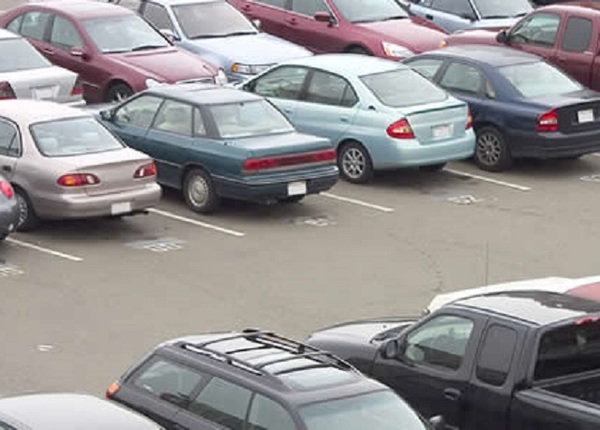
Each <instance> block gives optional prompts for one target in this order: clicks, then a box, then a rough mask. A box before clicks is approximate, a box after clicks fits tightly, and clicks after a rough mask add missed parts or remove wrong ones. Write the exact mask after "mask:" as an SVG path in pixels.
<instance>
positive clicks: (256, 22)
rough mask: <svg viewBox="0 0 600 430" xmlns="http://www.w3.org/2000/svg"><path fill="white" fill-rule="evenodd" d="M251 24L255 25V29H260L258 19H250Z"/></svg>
mask: <svg viewBox="0 0 600 430" xmlns="http://www.w3.org/2000/svg"><path fill="white" fill-rule="evenodd" d="M252 25H253V26H254V27H256V29H257V30H260V26H261V22H260V19H253V20H252Z"/></svg>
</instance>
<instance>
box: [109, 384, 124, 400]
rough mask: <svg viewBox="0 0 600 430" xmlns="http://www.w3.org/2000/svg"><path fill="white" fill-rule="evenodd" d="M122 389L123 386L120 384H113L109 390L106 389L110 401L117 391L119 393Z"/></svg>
mask: <svg viewBox="0 0 600 430" xmlns="http://www.w3.org/2000/svg"><path fill="white" fill-rule="evenodd" d="M120 389H121V386H120V385H119V383H118V382H113V383H112V384H110V385H109V386H108V388H107V389H106V398H107V399H110V398H111V397H112V396H114V395H115V394H116V393H117V391H119V390H120Z"/></svg>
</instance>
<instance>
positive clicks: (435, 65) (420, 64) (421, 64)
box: [407, 58, 444, 79]
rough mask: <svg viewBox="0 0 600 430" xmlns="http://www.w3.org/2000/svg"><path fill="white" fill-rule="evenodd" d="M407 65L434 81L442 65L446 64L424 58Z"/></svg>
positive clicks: (441, 61)
mask: <svg viewBox="0 0 600 430" xmlns="http://www.w3.org/2000/svg"><path fill="white" fill-rule="evenodd" d="M407 64H408V65H409V66H410V67H412V68H413V69H414V70H416V71H417V72H419V73H420V74H422V75H423V76H425V77H426V78H427V79H433V77H434V76H435V74H436V73H437V72H438V70H440V67H441V66H442V64H444V61H443V60H437V59H434V58H423V59H421V60H415V61H410V62H408V63H407Z"/></svg>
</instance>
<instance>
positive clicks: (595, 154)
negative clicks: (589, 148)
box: [591, 152, 600, 157]
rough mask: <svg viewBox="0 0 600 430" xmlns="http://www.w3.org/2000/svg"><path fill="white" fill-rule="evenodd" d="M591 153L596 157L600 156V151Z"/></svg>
mask: <svg viewBox="0 0 600 430" xmlns="http://www.w3.org/2000/svg"><path fill="white" fill-rule="evenodd" d="M591 155H593V156H594V157H600V152H594V153H593V154H591Z"/></svg>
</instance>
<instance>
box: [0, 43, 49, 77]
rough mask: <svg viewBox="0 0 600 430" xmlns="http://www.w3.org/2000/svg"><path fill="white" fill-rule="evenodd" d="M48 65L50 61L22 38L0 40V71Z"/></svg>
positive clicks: (37, 67) (13, 70) (14, 70)
mask: <svg viewBox="0 0 600 430" xmlns="http://www.w3.org/2000/svg"><path fill="white" fill-rule="evenodd" d="M50 66H51V64H50V62H49V61H48V60H46V58H45V57H44V56H43V55H42V54H40V53H39V52H38V51H37V50H36V49H35V48H34V47H33V46H31V45H30V44H29V43H28V42H27V41H25V40H24V39H18V38H14V39H4V40H0V73H3V72H16V71H19V70H28V69H42V68H44V67H50Z"/></svg>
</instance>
